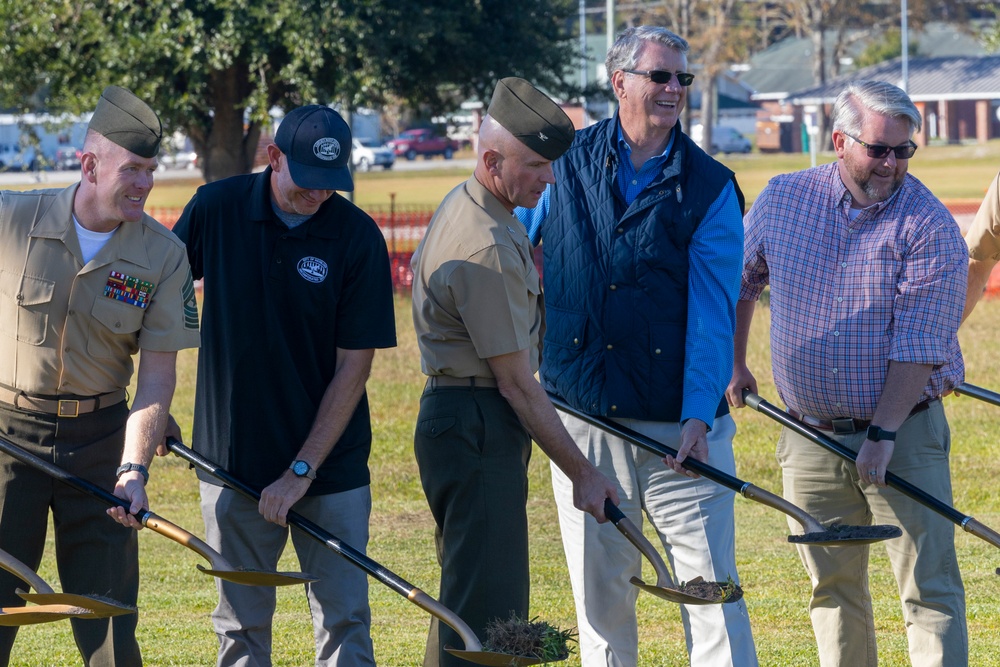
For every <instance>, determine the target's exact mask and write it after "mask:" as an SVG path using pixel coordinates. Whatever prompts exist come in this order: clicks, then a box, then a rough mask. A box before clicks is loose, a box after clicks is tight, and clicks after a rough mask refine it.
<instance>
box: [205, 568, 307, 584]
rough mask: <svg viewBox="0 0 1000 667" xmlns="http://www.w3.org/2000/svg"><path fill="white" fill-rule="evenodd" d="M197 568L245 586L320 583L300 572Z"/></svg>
mask: <svg viewBox="0 0 1000 667" xmlns="http://www.w3.org/2000/svg"><path fill="white" fill-rule="evenodd" d="M195 567H197V568H198V569H199V570H201V571H202V572H204V573H205V574H208V575H211V576H213V577H218V578H219V579H224V580H226V581H231V582H233V583H234V584H243V585H245V586H293V585H295V584H308V583H309V582H311V581H319V580H318V579H316V577H311V576H309V575H308V574H302V573H299V572H268V571H265V570H240V569H232V570H210V569H208V568H205V567H202V566H201V565H196V566H195Z"/></svg>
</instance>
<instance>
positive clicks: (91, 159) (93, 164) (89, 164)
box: [80, 152, 97, 183]
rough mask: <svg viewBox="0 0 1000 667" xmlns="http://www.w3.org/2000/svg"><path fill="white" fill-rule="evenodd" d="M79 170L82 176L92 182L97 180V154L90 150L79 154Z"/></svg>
mask: <svg viewBox="0 0 1000 667" xmlns="http://www.w3.org/2000/svg"><path fill="white" fill-rule="evenodd" d="M80 171H81V173H82V174H83V178H86V179H87V180H88V181H90V182H91V183H93V182H94V181H96V180H97V155H95V154H94V153H92V152H86V153H82V154H81V155H80Z"/></svg>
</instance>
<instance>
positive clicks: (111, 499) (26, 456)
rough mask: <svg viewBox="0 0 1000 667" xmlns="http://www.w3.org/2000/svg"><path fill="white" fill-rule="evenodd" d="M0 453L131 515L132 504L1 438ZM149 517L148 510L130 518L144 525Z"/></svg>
mask: <svg viewBox="0 0 1000 667" xmlns="http://www.w3.org/2000/svg"><path fill="white" fill-rule="evenodd" d="M0 451H3V452H4V453H5V454H8V455H9V456H11V457H13V458H15V459H17V460H18V461H20V462H21V463H23V464H25V465H28V466H31V467H32V468H35V469H37V470H41V471H42V472H44V473H46V474H49V475H51V476H52V477H55V478H56V479H58V480H59V481H60V482H63V483H65V484H68V485H69V486H72V487H73V488H74V489H76V490H77V491H80V492H81V493H85V494H87V495H88V496H93V497H94V498H97V499H98V500H102V501H104V502H105V503H106V504H108V505H111V506H113V507H121V508H124V510H125V511H126V512H129V513H131V511H130V508H131V507H132V503H130V502H129V501H127V500H125V499H123V498H119V497H118V496H116V495H115V494H113V493H111V492H110V491H106V490H104V489H102V488H101V487H99V486H97V485H96V484H94V483H93V482H91V481H89V480H86V479H83V478H82V477H77V476H76V475H73V474H70V473H68V472H66V471H65V470H63V469H62V468H60V467H59V466H57V465H55V464H54V463H50V462H48V461H46V460H45V459H43V458H39V457H37V456H35V455H34V454H32V453H31V452H29V451H26V450H25V449H22V448H21V447H18V446H17V445H15V444H14V443H12V442H8V441H7V440H4V439H3V438H0ZM151 515H152V512H150V511H149V510H139V511H138V512H136V513H135V514H133V515H132V516H134V517H135V518H136V519H137V520H138V521H139V522H140V523H143V524H145V523H146V520H147V519H148V518H149V517H150V516H151Z"/></svg>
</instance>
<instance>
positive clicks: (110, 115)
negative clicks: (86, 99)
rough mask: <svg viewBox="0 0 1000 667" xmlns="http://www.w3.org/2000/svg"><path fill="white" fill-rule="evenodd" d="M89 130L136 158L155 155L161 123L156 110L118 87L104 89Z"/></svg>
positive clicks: (160, 135) (128, 91)
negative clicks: (131, 153)
mask: <svg viewBox="0 0 1000 667" xmlns="http://www.w3.org/2000/svg"><path fill="white" fill-rule="evenodd" d="M88 129H91V130H94V131H95V132H97V133H98V134H101V135H104V136H105V137H107V138H108V139H110V140H111V141H113V142H114V143H116V144H118V145H119V146H121V147H122V148H124V149H126V150H128V151H131V152H133V153H135V154H136V155H138V156H139V157H156V154H157V153H158V152H159V151H160V139H161V138H163V126H162V125H160V119H159V117H157V115H156V112H155V111H153V110H152V109H150V108H149V105H147V104H146V103H145V102H143V101H142V100H140V99H139V98H138V97H136V96H135V95H133V94H132V91H130V90H126V89H125V88H122V87H121V86H108V87H107V88H105V89H104V92H103V93H101V99H99V100H98V101H97V108H96V109H94V115H93V116H92V117H91V118H90V125H89V126H88Z"/></svg>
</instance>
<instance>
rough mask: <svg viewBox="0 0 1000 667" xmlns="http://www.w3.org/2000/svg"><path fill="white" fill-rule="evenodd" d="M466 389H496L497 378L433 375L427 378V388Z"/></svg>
mask: <svg viewBox="0 0 1000 667" xmlns="http://www.w3.org/2000/svg"><path fill="white" fill-rule="evenodd" d="M439 387H465V388H466V389H496V388H497V379H496V378H481V377H467V378H457V377H452V376H451V375H432V376H430V377H429V378H427V388H428V389H437V388H439Z"/></svg>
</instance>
